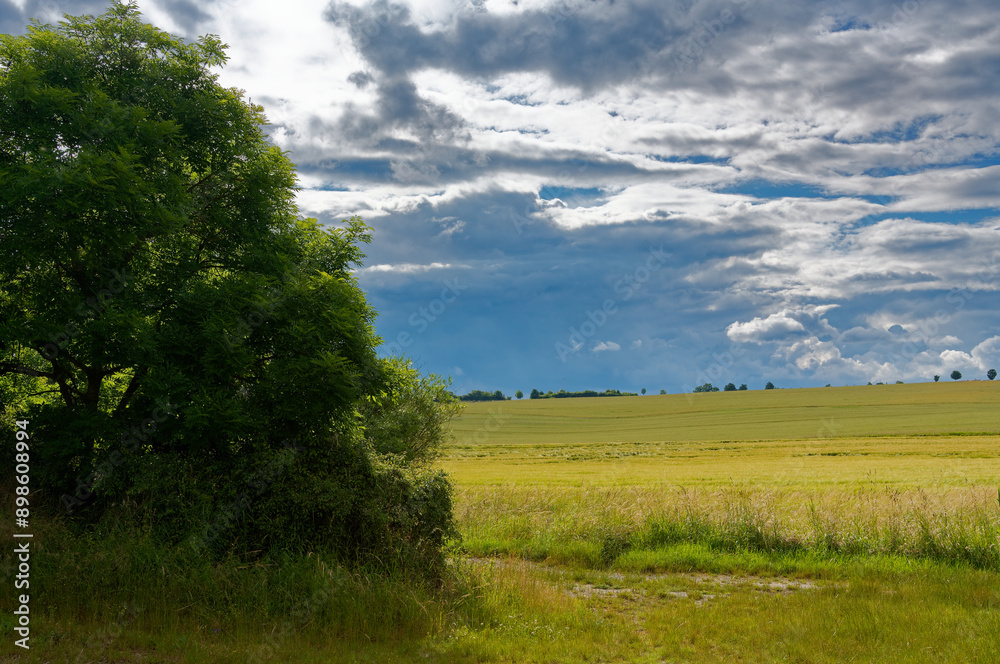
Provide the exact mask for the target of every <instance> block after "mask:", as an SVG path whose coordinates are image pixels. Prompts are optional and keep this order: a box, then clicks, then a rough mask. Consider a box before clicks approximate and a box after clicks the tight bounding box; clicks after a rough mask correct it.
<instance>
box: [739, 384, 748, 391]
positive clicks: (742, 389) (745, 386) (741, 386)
mask: <svg viewBox="0 0 1000 664" xmlns="http://www.w3.org/2000/svg"><path fill="white" fill-rule="evenodd" d="M746 391H747V384H746V383H743V384H742V385H740V392H746Z"/></svg>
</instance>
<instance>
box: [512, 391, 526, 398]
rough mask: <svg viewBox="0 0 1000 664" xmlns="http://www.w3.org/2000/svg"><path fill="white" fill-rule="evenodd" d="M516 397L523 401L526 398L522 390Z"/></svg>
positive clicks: (515, 393) (515, 394)
mask: <svg viewBox="0 0 1000 664" xmlns="http://www.w3.org/2000/svg"><path fill="white" fill-rule="evenodd" d="M514 396H515V397H517V398H518V399H523V398H524V392H522V391H521V390H518V391H517V392H514Z"/></svg>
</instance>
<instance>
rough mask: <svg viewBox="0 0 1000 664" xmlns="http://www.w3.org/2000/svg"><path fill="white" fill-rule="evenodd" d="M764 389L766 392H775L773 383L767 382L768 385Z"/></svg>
mask: <svg viewBox="0 0 1000 664" xmlns="http://www.w3.org/2000/svg"><path fill="white" fill-rule="evenodd" d="M764 389H765V390H773V389H774V383H772V382H771V381H767V385H765V386H764Z"/></svg>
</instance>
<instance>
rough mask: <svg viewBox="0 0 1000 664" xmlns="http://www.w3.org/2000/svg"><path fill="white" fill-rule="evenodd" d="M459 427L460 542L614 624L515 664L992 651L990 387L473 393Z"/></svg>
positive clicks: (996, 418)
mask: <svg viewBox="0 0 1000 664" xmlns="http://www.w3.org/2000/svg"><path fill="white" fill-rule="evenodd" d="M454 431H455V439H454V441H453V442H452V444H450V445H449V446H448V447H447V448H446V449H445V451H444V454H443V456H442V460H441V463H442V465H443V467H444V468H445V469H447V470H448V472H449V473H451V475H452V477H453V478H454V480H455V481H456V483H457V485H458V500H457V513H458V515H459V520H460V524H461V530H462V533H463V535H464V541H463V543H462V545H461V550H462V551H463V552H465V554H466V555H469V556H472V557H473V559H494V560H495V559H497V557H500V558H499V559H501V560H508V563H507V567H506V568H504V569H512V568H516V569H519V570H521V571H520V572H519V573H520V574H523V575H525V576H526V577H528V578H530V579H533V581H534V583H535V585H530V584H526V583H522V585H525V588H524V589H523V590H522V591H521V592H522V593H524V594H526V595H528V596H534V595H537V594H541V595H542V596H543V598H547V599H543V600H539V605H540V607H542V608H540V609H539V610H547V611H548V615H549V616H550V617H549V620H552V621H555V622H556V623H557V624H558V620H559V619H565V618H566V616H567V615H568V612H570V611H573V610H576V611H578V610H581V609H582V610H585V611H588V612H590V613H589V614H588V615H595V616H600V619H601V620H606V621H608V623H609V624H616V625H617V626H618V627H617V629H618V631H617V632H615V633H614V634H612V635H609V634H604V633H600V632H598V633H595V632H593V631H588V630H586V629H584V628H582V627H577V628H575V629H576V630H578V632H579V633H578V634H577V635H576V638H575V639H573V638H571V639H567V640H566V642H565V643H563V645H562V646H561V647H560V648H556V649H554V650H536V649H532V650H529V651H527V652H528V653H529V654H527V655H525V656H524V658H525V661H592V659H593V660H596V661H622V662H626V661H669V662H674V661H676V662H682V661H683V662H687V661H691V662H702V661H704V662H712V661H802V662H837V661H848V660H852V659H853V660H858V661H890V660H893V661H914V662H916V661H926V662H932V661H934V662H936V661H956V662H957V661H991V660H992V659H995V658H996V656H997V655H998V644H1000V639H998V638H997V637H996V634H998V633H1000V592H997V590H995V589H997V588H1000V574H998V572H1000V502H998V501H1000V494H998V488H997V487H998V485H1000V384H993V383H987V382H974V381H973V382H962V383H952V384H935V383H929V384H917V385H878V386H874V385H873V386H859V387H843V388H833V387H831V388H818V389H801V390H773V391H772V390H768V391H755V392H728V393H727V392H717V393H704V394H690V395H667V396H646V397H622V398H591V399H559V400H555V399H552V400H535V401H521V402H512V401H507V402H490V403H476V404H472V405H470V406H468V407H467V408H466V410H465V412H464V413H463V415H462V416H461V417H460V418H459V419H458V420H457V421H456V422H455V426H454ZM514 561H521V562H516V563H515V562H514ZM581 589H583V590H581ZM987 589H989V590H987ZM630 626H631V627H630ZM496 643H498V644H499V645H496V646H495V647H496V650H497V652H494V651H493V650H491V648H490V647H488V646H485V645H483V646H481V647H479V648H472V651H474V652H477V653H480V654H484V653H489V655H488V656H485V660H487V661H491V660H492V659H493V658H495V659H496V661H518V660H517V658H516V657H514V656H513V655H511V654H510V653H509V652H508V653H507V655H502V654H499V653H500V652H503V645H502V644H503V643H504V641H503V639H497V640H496ZM588 653H592V654H593V658H591V657H588ZM505 657H509V659H505Z"/></svg>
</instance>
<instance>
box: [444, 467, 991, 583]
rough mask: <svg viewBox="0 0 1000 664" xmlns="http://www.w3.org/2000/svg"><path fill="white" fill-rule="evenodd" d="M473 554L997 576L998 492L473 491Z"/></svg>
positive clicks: (462, 516)
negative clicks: (759, 562) (685, 553)
mask: <svg viewBox="0 0 1000 664" xmlns="http://www.w3.org/2000/svg"><path fill="white" fill-rule="evenodd" d="M456 508H457V516H458V521H459V527H460V529H461V531H462V532H463V533H464V535H465V540H464V543H463V545H462V546H463V547H464V550H466V551H468V552H469V553H471V554H474V555H491V554H493V555H495V554H516V555H520V556H524V557H527V558H530V559H536V560H538V559H551V560H555V561H562V562H575V563H577V564H582V565H586V566H608V565H611V564H614V563H615V562H616V561H617V560H619V558H620V557H621V556H623V555H624V554H626V553H628V552H630V551H635V550H653V549H657V548H662V547H669V546H673V545H677V544H698V545H702V546H705V547H708V548H709V549H711V550H714V551H728V552H733V551H748V552H759V553H760V552H762V553H774V554H790V553H810V554H832V555H849V556H855V555H868V556H904V557H908V558H912V559H926V560H933V561H939V562H945V563H949V564H967V565H970V566H973V567H976V568H980V569H987V570H1000V504H998V501H997V495H996V493H995V492H994V491H993V490H987V489H982V488H977V489H947V490H944V489H943V490H938V491H927V490H922V489H914V490H900V489H895V488H889V487H885V488H879V487H852V488H847V489H835V490H830V489H826V490H815V491H809V490H801V489H797V490H788V489H780V488H757V487H753V486H734V487H729V488H724V489H707V488H705V489H679V488H664V487H628V486H625V487H598V486H594V487H558V486H544V487H524V486H504V485H498V486H480V487H464V488H462V490H461V491H460V494H459V496H458V500H457V503H456Z"/></svg>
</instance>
